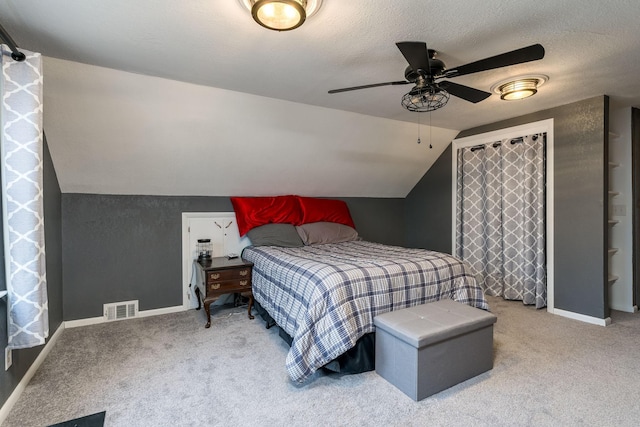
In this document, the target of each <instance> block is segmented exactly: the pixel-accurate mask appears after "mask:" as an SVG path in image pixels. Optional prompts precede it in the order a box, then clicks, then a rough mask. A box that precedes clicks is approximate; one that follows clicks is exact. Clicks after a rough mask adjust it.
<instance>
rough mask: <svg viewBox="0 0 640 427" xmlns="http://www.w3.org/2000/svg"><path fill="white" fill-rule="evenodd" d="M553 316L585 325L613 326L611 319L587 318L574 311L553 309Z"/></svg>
mask: <svg viewBox="0 0 640 427" xmlns="http://www.w3.org/2000/svg"><path fill="white" fill-rule="evenodd" d="M553 314H556V315H558V316H562V317H567V318H569V319H574V320H579V321H581V322H585V323H591V324H592V325H598V326H608V325H610V324H611V318H610V317H607V318H605V319H600V318H598V317H592V316H587V315H584V314H580V313H574V312H573V311H566V310H560V309H559V308H554V309H553Z"/></svg>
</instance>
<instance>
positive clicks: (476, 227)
mask: <svg viewBox="0 0 640 427" xmlns="http://www.w3.org/2000/svg"><path fill="white" fill-rule="evenodd" d="M545 142H546V135H545V134H537V135H528V136H524V137H522V138H515V139H506V140H503V141H498V142H494V143H490V144H486V145H481V146H475V147H465V148H461V149H459V150H458V154H457V155H458V170H457V188H456V192H457V196H456V203H457V209H456V255H457V256H458V257H459V258H461V259H463V260H465V261H467V262H468V263H469V264H470V265H471V267H472V268H473V270H474V272H475V273H476V276H477V279H478V280H479V281H480V283H481V284H482V285H483V288H484V289H485V292H486V293H487V294H489V295H496V296H502V297H504V298H505V299H509V300H521V301H523V303H524V304H535V305H536V307H537V308H541V307H545V306H546V304H547V292H546V290H547V284H546V268H545V267H546V258H545V212H546V210H545V197H546V196H545V169H544V167H545V166H544V165H545V151H544V150H545Z"/></svg>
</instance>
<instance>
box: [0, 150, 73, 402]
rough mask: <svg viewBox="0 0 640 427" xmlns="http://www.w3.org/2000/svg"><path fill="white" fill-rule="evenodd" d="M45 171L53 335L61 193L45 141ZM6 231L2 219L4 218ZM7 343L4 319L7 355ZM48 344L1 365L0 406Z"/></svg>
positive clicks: (58, 309) (0, 249)
mask: <svg viewBox="0 0 640 427" xmlns="http://www.w3.org/2000/svg"><path fill="white" fill-rule="evenodd" d="M43 175H44V193H43V194H44V225H45V250H46V254H47V290H48V297H49V336H52V335H53V334H54V333H55V331H56V330H57V329H58V327H59V326H60V324H61V323H62V222H61V193H60V187H59V185H58V179H57V177H56V173H55V170H54V168H53V163H52V162H51V155H50V153H49V147H48V146H47V143H46V138H45V142H44V150H43ZM0 231H2V221H0ZM0 253H1V254H2V258H3V259H4V246H3V245H0ZM0 281H2V284H1V285H0V289H4V288H5V286H4V281H5V276H4V261H3V262H1V263H0ZM6 318H7V305H6V302H5V300H2V301H0V319H6ZM6 346H7V324H6V322H5V321H0V348H1V349H2V354H3V355H4V348H5V347H6ZM43 347H44V346H39V347H35V348H30V349H25V350H14V351H13V364H12V366H11V368H9V370H8V371H5V370H4V357H3V358H2V366H1V368H0V407H1V406H2V405H4V403H5V402H6V401H7V399H8V398H9V396H11V393H13V391H14V390H15V388H16V386H17V385H18V383H20V381H21V380H22V378H23V377H24V375H25V374H26V372H27V370H28V369H29V368H30V367H31V365H32V364H33V362H34V361H35V359H36V357H38V354H40V351H42V348H43Z"/></svg>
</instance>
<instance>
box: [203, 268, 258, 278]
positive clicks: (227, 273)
mask: <svg viewBox="0 0 640 427" xmlns="http://www.w3.org/2000/svg"><path fill="white" fill-rule="evenodd" d="M233 279H243V280H244V279H251V267H244V268H233V269H226V270H220V271H208V272H207V282H211V281H214V280H216V281H223V280H233Z"/></svg>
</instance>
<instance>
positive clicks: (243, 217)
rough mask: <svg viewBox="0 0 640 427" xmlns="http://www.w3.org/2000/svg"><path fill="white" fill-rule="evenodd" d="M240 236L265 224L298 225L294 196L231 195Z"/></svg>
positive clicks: (300, 217)
mask: <svg viewBox="0 0 640 427" xmlns="http://www.w3.org/2000/svg"><path fill="white" fill-rule="evenodd" d="M231 204H232V205H233V210H234V211H235V212H236V220H237V221H238V231H239V232H240V236H244V235H245V234H247V231H249V230H251V229H252V228H255V227H258V226H261V225H265V224H271V223H275V224H279V223H285V224H286V223H288V224H294V225H298V224H300V220H301V219H302V213H301V212H300V205H299V204H298V200H297V198H296V196H274V197H231Z"/></svg>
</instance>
